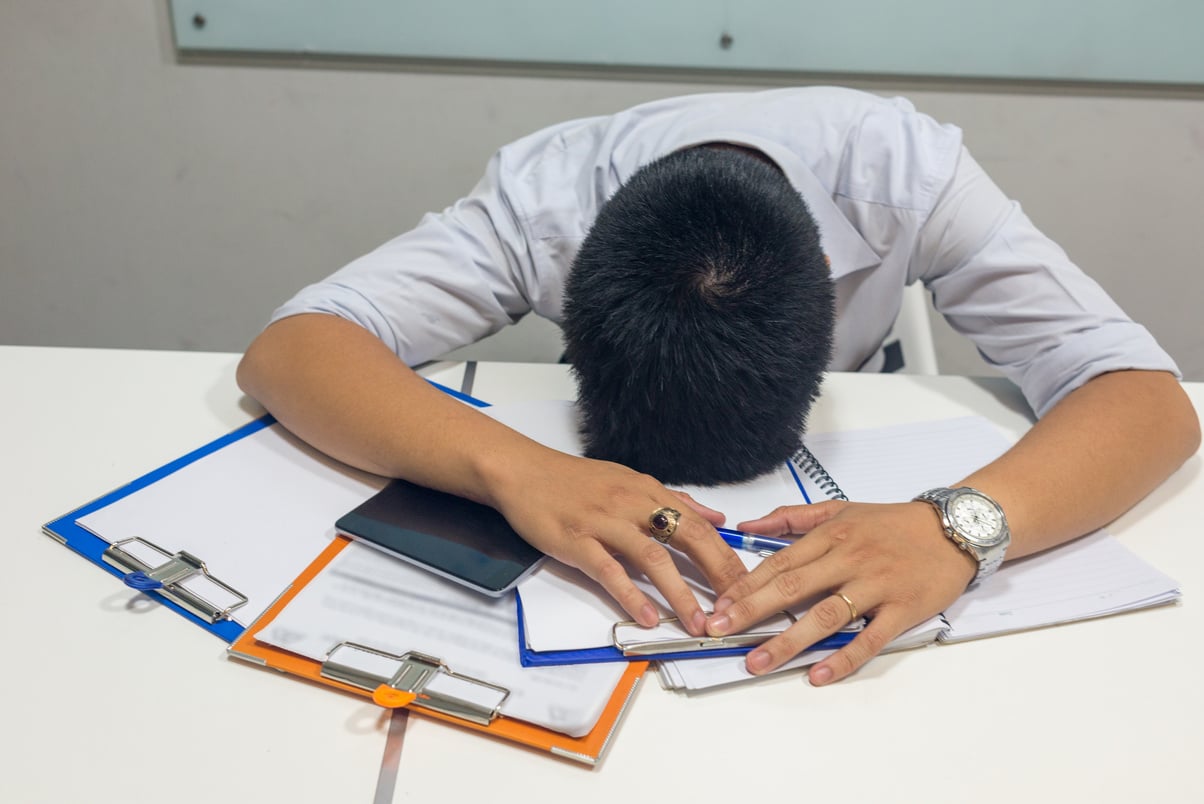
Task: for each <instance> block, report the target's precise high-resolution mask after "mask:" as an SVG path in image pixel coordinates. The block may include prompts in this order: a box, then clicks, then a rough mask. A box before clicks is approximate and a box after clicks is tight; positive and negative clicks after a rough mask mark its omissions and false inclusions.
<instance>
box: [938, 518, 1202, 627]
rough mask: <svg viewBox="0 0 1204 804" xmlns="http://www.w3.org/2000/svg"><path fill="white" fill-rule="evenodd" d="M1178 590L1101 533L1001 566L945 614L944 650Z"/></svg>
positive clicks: (1166, 597)
mask: <svg viewBox="0 0 1204 804" xmlns="http://www.w3.org/2000/svg"><path fill="white" fill-rule="evenodd" d="M1177 587H1178V585H1177V584H1176V583H1175V581H1174V580H1173V579H1171V578H1170V577H1169V576H1167V575H1165V574H1163V573H1161V572H1159V571H1158V570H1156V569H1154V568H1153V567H1152V566H1150V565H1149V564H1147V563H1146V562H1145V561H1143V560H1142V559H1140V558H1138V557H1137V556H1136V555H1134V554H1133V553H1132V552H1131V551H1130V550H1129V549H1128V548H1127V547H1125V546H1124V545H1123V544H1121V543H1120V542H1118V541H1116V540H1115V539H1113V538H1112V537H1110V536H1108V535H1107V534H1106V533H1103V532H1102V531H1100V532H1096V533H1093V534H1091V535H1088V536H1084V537H1083V538H1081V539H1078V540H1076V541H1073V542H1070V543H1069V544H1064V545H1062V546H1060V547H1057V548H1055V549H1053V550H1047V551H1046V552H1044V553H1040V554H1038V555H1035V556H1028V557H1025V558H1022V559H1018V560H1016V561H1014V562H1009V563H1006V564H1004V565H1003V567H1002V568H1001V569H1000V570H999V572H997V573H995V574H994V575H993V576H991V577H990V578H987V579H986V580H985V581H983V582H982V583H981V584H980V585H979V586H977V587H975V588H974V589H972V590H971V591H969V592H967V593H966V594H964V595H962V597H961V598H960V599H958V600H957V601H955V602H954V603H953V605H952V606H950V607H949V609H948V610H947V611H946V612H945V615H946V617H947V619H948V620H949V624H950V629H949V632H948V633H947V634H945V635H943V636H942V637H941V640H942V641H944V642H955V641H957V640H962V639H975V638H977V637H983V636H992V635H995V634H1002V633H1007V632H1010V631H1023V630H1027V629H1030V628H1040V627H1042V626H1046V625H1053V624H1055V623H1066V622H1074V621H1076V620H1084V619H1088V618H1091V617H1101V616H1104V615H1107V614H1115V613H1117V612H1121V611H1128V610H1130V609H1135V608H1144V607H1147V606H1157V605H1161V604H1163V603H1170V602H1172V601H1174V600H1177V599H1178V598H1179V590H1178V588H1177Z"/></svg>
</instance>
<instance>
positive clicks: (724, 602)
mask: <svg viewBox="0 0 1204 804" xmlns="http://www.w3.org/2000/svg"><path fill="white" fill-rule="evenodd" d="M731 606H732V599H731V598H730V597H721V598H719V599H718V600H716V601H715V613H716V614H722V613H723V612H725V611H727V610H728V609H729V608H731Z"/></svg>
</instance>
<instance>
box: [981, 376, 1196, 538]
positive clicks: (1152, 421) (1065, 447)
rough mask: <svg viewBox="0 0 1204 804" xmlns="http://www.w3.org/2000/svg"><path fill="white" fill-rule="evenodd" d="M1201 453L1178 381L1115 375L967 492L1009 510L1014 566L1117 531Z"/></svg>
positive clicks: (1067, 405) (1045, 424)
mask: <svg viewBox="0 0 1204 804" xmlns="http://www.w3.org/2000/svg"><path fill="white" fill-rule="evenodd" d="M1199 444H1200V422H1199V418H1198V417H1197V415H1196V413H1195V410H1194V409H1193V407H1192V405H1191V402H1190V400H1189V399H1188V398H1187V395H1186V394H1185V393H1184V392H1183V389H1182V388H1181V387H1180V386H1179V384H1178V382H1177V381H1176V380H1175V379H1174V377H1172V376H1171V375H1170V374H1166V373H1164V372H1153V371H1120V372H1113V373H1111V374H1104V375H1101V376H1099V377H1096V378H1095V379H1093V380H1091V381H1090V382H1088V383H1087V384H1086V385H1084V386H1083V387H1081V388H1079V389H1077V390H1075V391H1074V392H1072V393H1071V394H1069V395H1067V396H1066V397H1065V398H1064V399H1063V400H1062V401H1061V402H1060V403H1058V405H1057V406H1055V407H1054V408H1053V409H1052V410H1050V411H1049V412H1048V413H1047V414H1046V415H1045V416H1044V417H1043V418H1042V419H1041V420H1040V421H1038V422H1037V423H1036V424H1035V425H1034V426H1033V427H1032V429H1031V430H1030V431H1029V432H1028V433H1027V434H1026V435H1025V436H1024V437H1023V438H1022V439H1021V440H1020V441H1019V442H1018V443H1017V444H1016V446H1015V447H1013V448H1012V449H1011V450H1009V451H1008V452H1007V453H1006V454H1005V455H1003V456H1002V457H1000V458H999V459H998V460H996V461H995V462H993V463H991V464H989V465H988V466H986V467H984V468H983V469H981V470H979V471H977V472H975V473H974V474H972V475H971V476H970V477H968V478H966V480H965V485H969V486H973V487H974V488H977V489H980V490H982V491H984V492H986V493H988V494H990V495H991V496H992V497H994V498H995V499H996V500H997V501H998V502H999V504H1000V505H1001V506H1003V509H1004V511H1005V512H1006V513H1007V517H1008V523H1009V525H1010V526H1011V530H1012V546H1011V548H1010V549H1009V550H1008V558H1019V557H1020V556H1024V555H1029V554H1031V553H1036V552H1039V551H1041V550H1045V549H1047V548H1049V547H1053V546H1055V545H1058V544H1062V543H1063V542H1066V541H1069V540H1070V539H1073V538H1075V537H1078V536H1081V535H1083V534H1084V533H1088V532H1090V531H1092V530H1095V529H1096V528H1099V527H1101V526H1103V525H1106V524H1107V523H1108V522H1111V521H1112V520H1113V519H1115V518H1116V517H1118V516H1120V515H1121V514H1122V513H1124V512H1125V511H1126V510H1128V509H1129V508H1130V507H1132V506H1133V505H1134V504H1135V503H1137V502H1138V501H1139V500H1141V499H1142V498H1143V497H1145V496H1146V495H1147V494H1149V493H1150V491H1152V490H1153V489H1154V488H1155V487H1156V486H1157V485H1158V484H1159V483H1161V482H1162V481H1163V480H1165V479H1166V478H1167V477H1168V476H1169V475H1170V474H1171V473H1172V472H1174V471H1175V470H1176V469H1177V468H1178V467H1179V466H1180V465H1181V464H1182V463H1183V462H1184V461H1185V460H1186V459H1187V458H1188V457H1190V456H1191V455H1192V454H1193V453H1194V452H1195V451H1196V449H1197V448H1198V447H1199Z"/></svg>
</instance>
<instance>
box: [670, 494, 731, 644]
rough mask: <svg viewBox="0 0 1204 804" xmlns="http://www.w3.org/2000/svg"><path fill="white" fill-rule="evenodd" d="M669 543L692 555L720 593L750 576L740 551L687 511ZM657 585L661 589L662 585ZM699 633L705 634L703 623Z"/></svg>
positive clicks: (712, 585) (718, 593) (692, 558)
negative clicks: (740, 556) (687, 513)
mask: <svg viewBox="0 0 1204 804" xmlns="http://www.w3.org/2000/svg"><path fill="white" fill-rule="evenodd" d="M669 544H670V545H671V546H672V547H674V548H676V549H677V550H680V551H681V552H683V553H685V554H686V555H687V556H689V558H690V560H691V561H693V562H694V564H695V565H696V566H697V567H698V568H699V569H700V570H702V573H703V575H705V576H706V579H707V582H708V583H709V584H710V586H711V589H713V590H714V591H715V594H716V595H722V594H724V593H725V592H726V591H727V590H728V589H730V588H731V587H732V585H733V584H735V583H736V582H738V581H739V580H740V579H742V578H744V577H745V576H746V575H748V568H747V567H745V566H744V562H743V561H741V560H740V558H739V557H738V556H737V555H736V551H735V550H733V549H732V548H731V546H729V545H728V543H727V542H725V541H723V537H721V536H720V535H719V533H718V531H716V530H715V528H714V527H712V526H711V525H710V524H709V523H707V522H703V521H701V520H695V519H693V518H689V519H688V518H687V517H686V516H685V515H684V514H683V516H682V521H681V524H680V525H679V526H678V528H677V532H676V533H674V534H673V537H672V538H671V539H670V540H669ZM657 588H658V589H659V588H660V585H659V584H658V585H657ZM662 591H663V590H662ZM697 633H699V634H701V633H702V627H701V624H700V628H699V630H698V632H697Z"/></svg>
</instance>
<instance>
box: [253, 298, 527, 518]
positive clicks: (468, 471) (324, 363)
mask: <svg viewBox="0 0 1204 804" xmlns="http://www.w3.org/2000/svg"><path fill="white" fill-rule="evenodd" d="M238 383H239V386H240V387H241V388H242V389H243V390H244V391H246V392H247V393H248V394H250V395H251V396H253V397H254V398H255V399H257V400H259V402H260V403H261V404H263V405H264V407H266V408H267V409H268V410H269V411H270V412H271V413H272V414H273V415H274V416H275V417H276V418H277V419H279V420H280V422H281V423H282V424H284V426H285V427H287V428H288V429H289V430H291V431H292V432H294V433H296V434H297V435H298V436H299V437H300V438H302V439H303V440H305V441H307V442H309V443H310V444H313V445H314V446H315V447H317V448H318V449H320V450H322V451H323V452H325V453H327V454H329V455H331V456H333V457H335V458H338V459H339V460H341V461H343V462H345V463H348V464H350V465H352V466H356V467H358V468H361V469H366V470H368V471H370V472H375V473H376V474H380V475H385V476H387V477H404V478H406V479H409V480H412V481H414V482H417V483H421V484H423V485H427V486H432V487H435V488H440V489H443V490H445V491H450V492H452V493H455V494H459V495H461V496H465V497H469V498H471V499H476V500H479V501H482V502H487V503H490V504H494V503H495V501H494V500H493V499H492V498H491V492H490V490H489V483H488V480H489V478H491V477H494V476H497V475H498V474H500V473H501V470H500V469H499V468H497V467H498V466H499V465H500V464H504V463H507V462H511V461H514V460H517V459H518V457H519V455H520V454H522V453H523V452H524V451H536V450H542V449H543V448H542V447H540V446H539V445H538V444H536V443H535V442H533V441H530V440H529V439H527V438H525V437H523V436H521V435H519V434H518V433H516V432H514V431H512V430H510V429H509V428H507V427H504V426H502V425H500V424H498V423H497V422H495V421H493V420H492V419H490V418H489V417H487V416H483V415H481V414H480V413H479V412H477V411H475V410H473V409H471V408H469V407H467V406H465V405H464V404H462V403H460V402H458V401H456V400H453V399H451V398H450V397H448V396H447V395H446V394H443V393H442V392H440V391H438V390H437V389H435V388H433V387H432V386H431V385H430V384H429V383H427V382H426V381H425V380H423V379H422V378H421V377H419V376H418V375H417V374H415V373H414V372H413V371H412V370H410V369H409V368H408V367H407V366H406V365H405V364H404V363H402V361H400V360H399V359H398V358H397V356H396V355H394V354H393V353H392V352H391V351H390V350H389V349H388V348H387V347H385V346H384V344H382V343H381V342H380V341H379V340H378V339H377V338H376V337H375V336H373V335H372V334H371V333H369V332H367V331H366V330H364V329H362V328H361V327H359V326H357V325H356V324H353V323H351V322H349V321H345V320H343V319H341V318H338V317H336V316H330V315H321V314H312V315H299V316H293V317H290V318H285V319H282V320H280V321H278V322H276V323H274V324H272V325H271V326H270V327H268V328H267V329H266V330H264V332H263V333H261V334H260V336H259V337H258V338H256V340H255V341H254V342H253V343H252V344H251V346H250V347H249V348H248V349H247V353H246V355H244V357H243V359H242V361H241V362H240V364H239V367H238Z"/></svg>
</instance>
